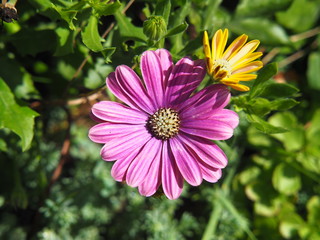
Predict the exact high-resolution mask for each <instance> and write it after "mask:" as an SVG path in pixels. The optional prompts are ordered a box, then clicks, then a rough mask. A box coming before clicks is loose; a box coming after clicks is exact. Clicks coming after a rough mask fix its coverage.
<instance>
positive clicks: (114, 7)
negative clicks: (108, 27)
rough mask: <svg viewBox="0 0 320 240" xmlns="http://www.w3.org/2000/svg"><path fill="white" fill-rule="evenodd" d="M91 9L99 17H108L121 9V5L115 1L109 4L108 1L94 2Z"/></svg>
mask: <svg viewBox="0 0 320 240" xmlns="http://www.w3.org/2000/svg"><path fill="white" fill-rule="evenodd" d="M91 6H92V8H93V9H94V10H95V11H96V12H97V13H98V14H99V16H108V15H112V14H114V13H115V12H116V11H118V9H119V8H120V7H121V3H120V2H119V1H118V0H117V1H115V2H110V1H109V0H104V1H96V2H94V3H93V4H91Z"/></svg>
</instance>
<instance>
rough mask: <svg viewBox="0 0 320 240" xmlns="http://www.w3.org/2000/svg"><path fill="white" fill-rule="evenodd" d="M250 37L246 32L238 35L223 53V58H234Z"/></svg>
mask: <svg viewBox="0 0 320 240" xmlns="http://www.w3.org/2000/svg"><path fill="white" fill-rule="evenodd" d="M247 39H248V36H247V35H245V34H242V35H241V36H239V37H237V38H236V39H235V40H234V41H233V42H232V43H231V44H230V46H229V47H228V48H227V50H226V51H225V53H224V54H223V56H222V57H223V59H226V60H229V59H230V58H232V57H233V56H234V55H235V54H236V53H237V52H238V51H239V50H240V49H241V48H242V46H243V45H244V44H245V43H246V41H247Z"/></svg>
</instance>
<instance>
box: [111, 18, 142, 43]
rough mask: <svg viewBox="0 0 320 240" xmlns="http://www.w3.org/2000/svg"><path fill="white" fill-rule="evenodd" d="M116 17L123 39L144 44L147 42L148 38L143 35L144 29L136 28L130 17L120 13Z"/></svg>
mask: <svg viewBox="0 0 320 240" xmlns="http://www.w3.org/2000/svg"><path fill="white" fill-rule="evenodd" d="M115 17H116V20H117V24H118V26H119V31H120V35H121V37H123V38H126V39H131V40H138V41H142V42H146V41H147V37H146V35H144V34H143V30H142V28H141V27H136V26H134V25H133V24H132V23H131V21H130V20H129V18H128V17H126V16H125V15H124V14H122V13H120V12H116V13H115Z"/></svg>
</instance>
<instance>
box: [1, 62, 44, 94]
mask: <svg viewBox="0 0 320 240" xmlns="http://www.w3.org/2000/svg"><path fill="white" fill-rule="evenodd" d="M0 66H1V67H0V76H1V77H2V78H3V79H6V81H7V84H8V85H9V87H10V88H11V89H12V91H13V92H14V95H15V96H16V97H17V98H23V99H40V95H39V92H38V90H37V89H36V88H35V86H34V84H33V80H34V79H33V77H32V76H31V75H30V74H29V73H28V72H27V71H26V70H25V69H24V68H23V67H22V66H21V65H19V62H18V61H16V60H15V59H10V58H7V57H0Z"/></svg>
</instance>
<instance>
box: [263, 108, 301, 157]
mask: <svg viewBox="0 0 320 240" xmlns="http://www.w3.org/2000/svg"><path fill="white" fill-rule="evenodd" d="M269 123H270V124H272V125H274V126H278V127H283V128H287V129H288V132H285V133H280V134H275V135H273V137H274V138H276V139H278V140H280V141H281V142H282V143H283V145H284V147H285V148H286V149H287V150H288V151H296V150H299V149H301V148H302V147H303V146H304V144H305V132H304V129H303V127H302V126H300V125H298V124H297V119H296V117H295V116H294V115H293V114H292V113H290V112H283V113H276V114H274V115H273V116H271V117H270V118H269Z"/></svg>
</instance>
